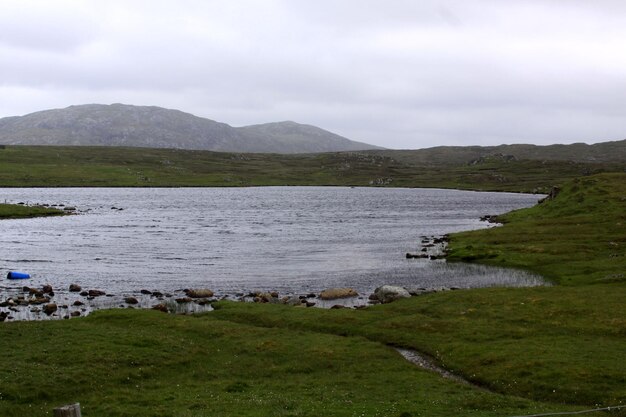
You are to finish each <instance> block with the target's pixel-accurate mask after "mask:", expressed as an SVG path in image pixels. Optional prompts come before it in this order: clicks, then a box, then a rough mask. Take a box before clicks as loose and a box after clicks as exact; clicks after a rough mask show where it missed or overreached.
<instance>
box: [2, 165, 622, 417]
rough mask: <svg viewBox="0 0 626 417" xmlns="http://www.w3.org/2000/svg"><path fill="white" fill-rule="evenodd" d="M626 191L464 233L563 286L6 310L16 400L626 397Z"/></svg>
mask: <svg viewBox="0 0 626 417" xmlns="http://www.w3.org/2000/svg"><path fill="white" fill-rule="evenodd" d="M625 205H626V175H624V174H605V175H600V176H595V177H588V178H584V179H582V180H578V181H576V182H572V183H570V184H569V185H566V186H564V187H563V190H562V191H561V194H560V195H558V196H557V198H555V199H554V200H552V201H548V202H546V203H544V204H541V205H539V206H537V207H534V208H531V209H526V210H521V211H517V212H514V213H511V214H509V215H507V216H506V217H504V218H503V219H505V220H506V222H507V223H506V225H505V226H503V227H499V228H494V229H489V230H484V231H477V232H471V233H462V234H458V235H453V236H452V239H451V242H450V256H451V259H457V260H466V261H474V262H485V263H493V264H496V265H503V266H516V267H524V268H528V269H531V270H533V271H537V272H540V273H543V274H544V275H546V276H547V277H549V278H550V279H551V280H552V281H554V282H555V283H556V284H559V285H555V286H551V287H541V288H521V289H506V288H491V289H480V290H471V291H454V292H445V293H437V294H430V295H424V296H420V297H413V298H411V299H407V300H403V301H398V302H396V303H393V304H389V305H384V306H375V307H371V308H368V309H365V310H351V309H344V310H320V309H301V308H296V307H287V306H277V305H259V304H243V303H231V302H220V303H218V304H217V305H216V308H217V310H216V311H214V312H211V313H207V314H204V315H199V316H195V317H189V316H171V315H166V314H163V313H158V312H154V311H134V310H118V311H104V312H98V313H96V314H93V315H92V316H89V317H87V318H81V319H72V320H69V321H59V322H46V323H43V322H30V323H3V324H2V325H1V326H0V349H1V350H2V352H3V360H2V361H0V387H1V388H0V415H3V416H4V415H6V416H22V415H29V416H44V415H46V414H48V415H49V413H50V410H51V409H52V408H53V407H54V406H56V405H60V404H63V403H67V402H75V401H79V402H81V404H82V405H83V414H84V415H85V416H110V415H116V416H152V415H160V416H320V415H324V416H402V417H410V416H446V417H447V416H500V417H501V416H505V417H506V416H518V415H528V414H534V413H538V412H548V411H549V412H557V411H573V410H580V409H586V408H595V407H598V406H605V405H624V404H626V310H625V309H624V300H625V299H626V282H625V280H624V273H625V272H626V257H625V255H626V253H625V247H626V232H625V223H624V220H626V219H624V215H625V213H626V207H625ZM390 346H402V347H407V348H412V349H415V350H417V351H420V352H423V353H426V354H428V355H430V356H431V357H433V358H434V359H435V360H436V361H437V362H438V363H439V364H440V365H441V366H443V367H445V368H447V369H449V370H452V371H454V372H455V373H457V374H459V375H462V376H463V377H464V378H466V379H467V380H470V381H471V382H472V383H473V384H475V385H477V386H479V387H481V388H477V387H473V386H466V385H462V384H459V383H457V382H453V381H449V380H446V379H444V378H442V377H441V376H439V375H438V374H434V373H432V372H429V371H424V370H421V369H419V368H417V367H415V366H413V365H411V364H409V363H407V362H406V361H405V360H404V359H402V358H401V357H400V356H399V355H398V354H397V353H396V352H395V351H394V350H393V349H391V348H390ZM611 415H617V416H625V415H626V410H621V411H618V412H616V413H612V414H611Z"/></svg>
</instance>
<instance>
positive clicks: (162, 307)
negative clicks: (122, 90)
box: [152, 303, 169, 313]
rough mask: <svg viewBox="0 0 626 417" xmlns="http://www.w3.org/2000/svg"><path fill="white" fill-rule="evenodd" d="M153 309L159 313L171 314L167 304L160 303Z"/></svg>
mask: <svg viewBox="0 0 626 417" xmlns="http://www.w3.org/2000/svg"><path fill="white" fill-rule="evenodd" d="M152 309H153V310H159V311H162V312H164V313H167V312H169V310H168V308H167V304H165V303H159V304H156V305H153V306H152Z"/></svg>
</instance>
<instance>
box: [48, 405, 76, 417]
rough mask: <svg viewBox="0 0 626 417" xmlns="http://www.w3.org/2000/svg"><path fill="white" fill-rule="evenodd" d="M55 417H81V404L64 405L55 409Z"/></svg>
mask: <svg viewBox="0 0 626 417" xmlns="http://www.w3.org/2000/svg"><path fill="white" fill-rule="evenodd" d="M54 417H81V415H80V403H76V404H69V405H64V406H63V407H58V408H55V409H54Z"/></svg>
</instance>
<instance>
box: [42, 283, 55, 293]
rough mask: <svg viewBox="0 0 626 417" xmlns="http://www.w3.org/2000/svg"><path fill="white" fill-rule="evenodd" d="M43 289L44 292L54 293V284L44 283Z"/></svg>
mask: <svg viewBox="0 0 626 417" xmlns="http://www.w3.org/2000/svg"><path fill="white" fill-rule="evenodd" d="M42 291H43V292H44V294H50V293H52V292H53V291H52V285H44V286H43V288H42Z"/></svg>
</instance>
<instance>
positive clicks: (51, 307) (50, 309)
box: [43, 303, 57, 316]
mask: <svg viewBox="0 0 626 417" xmlns="http://www.w3.org/2000/svg"><path fill="white" fill-rule="evenodd" d="M55 311H57V305H56V304H54V303H50V304H46V305H45V306H43V312H44V313H46V315H48V316H49V315H50V314H52V313H54V312H55Z"/></svg>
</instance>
